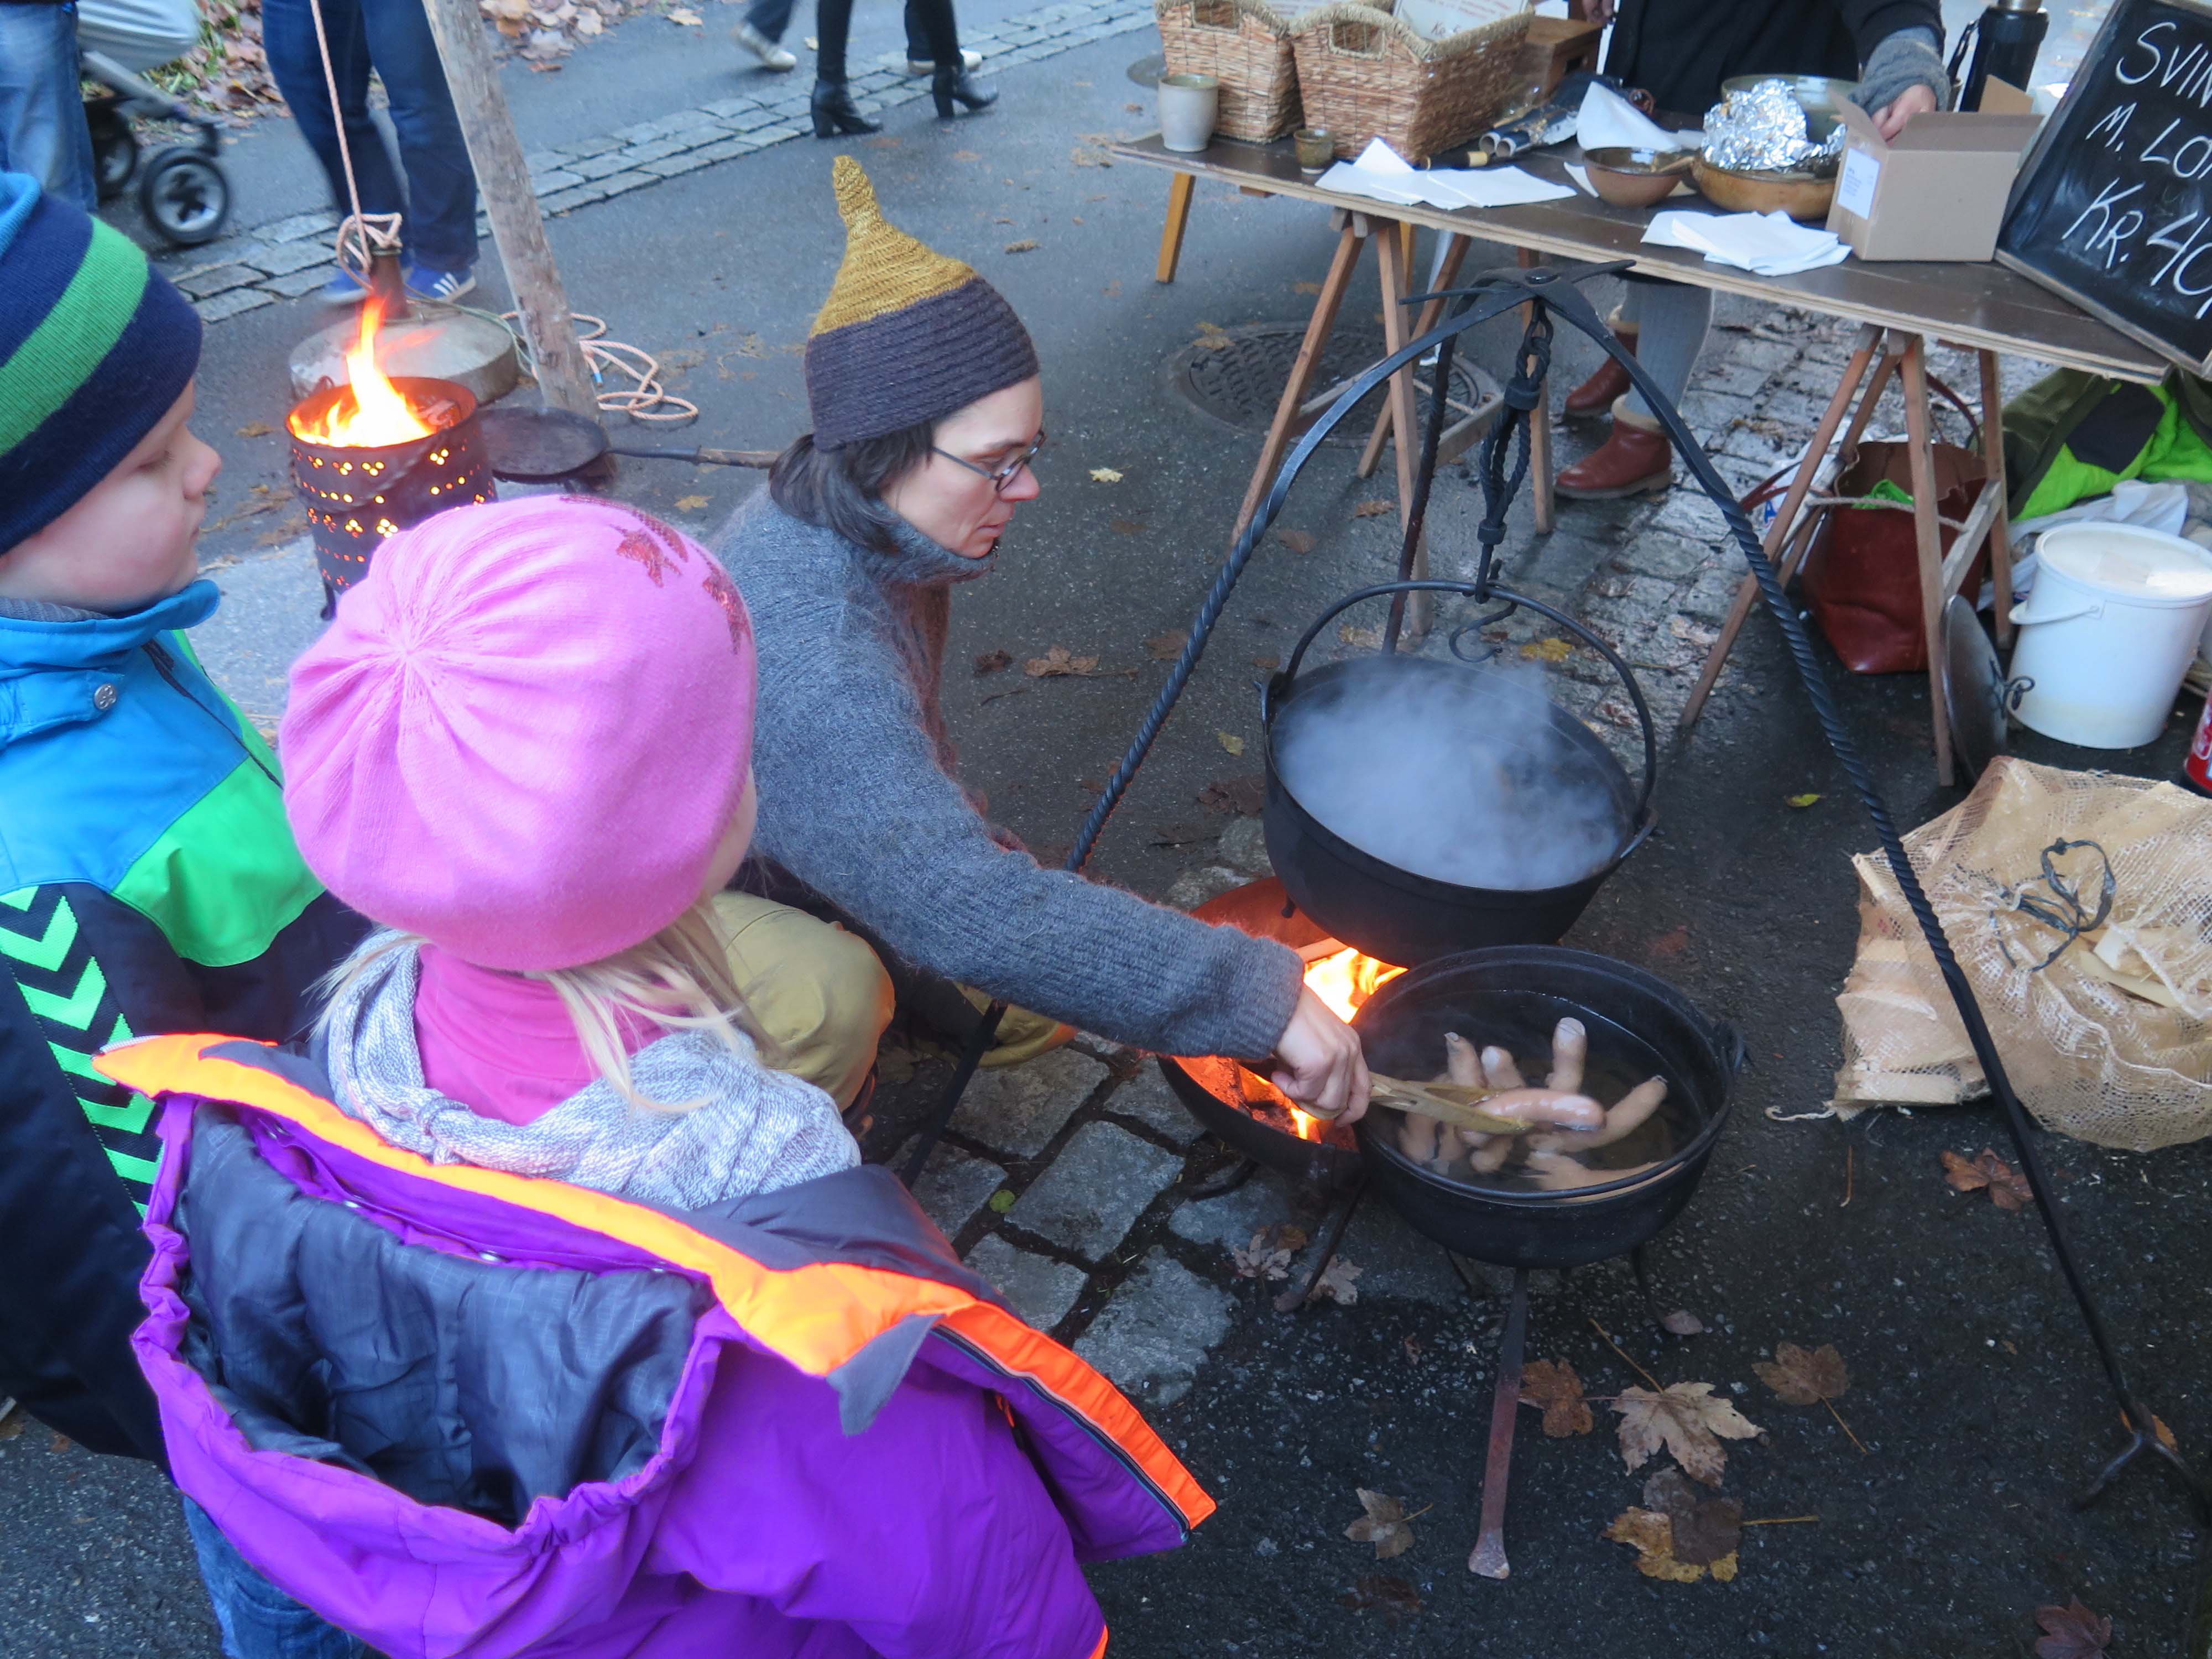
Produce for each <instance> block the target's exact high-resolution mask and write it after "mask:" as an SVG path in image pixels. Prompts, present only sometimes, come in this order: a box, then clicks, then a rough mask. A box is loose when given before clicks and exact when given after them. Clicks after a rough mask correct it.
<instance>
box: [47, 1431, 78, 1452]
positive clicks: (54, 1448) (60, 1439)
mask: <svg viewBox="0 0 2212 1659" xmlns="http://www.w3.org/2000/svg"><path fill="white" fill-rule="evenodd" d="M75 1444H76V1441H74V1440H72V1439H70V1437H68V1436H67V1435H65V1434H64V1433H63V1432H62V1431H60V1430H59V1429H56V1430H54V1431H53V1438H52V1439H51V1440H49V1441H47V1442H46V1449H47V1450H48V1451H50V1452H52V1453H54V1454H56V1455H60V1454H61V1453H63V1452H65V1451H67V1450H68V1449H70V1447H71V1446H74V1445H75Z"/></svg>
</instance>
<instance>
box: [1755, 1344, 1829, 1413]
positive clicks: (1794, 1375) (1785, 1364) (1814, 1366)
mask: <svg viewBox="0 0 2212 1659" xmlns="http://www.w3.org/2000/svg"><path fill="white" fill-rule="evenodd" d="M1751 1368H1752V1370H1754V1371H1756V1372H1758V1373H1759V1381H1760V1382H1762V1383H1765V1384H1766V1386H1767V1387H1768V1388H1770V1389H1773V1390H1774V1392H1775V1393H1776V1394H1778V1395H1780V1396H1781V1397H1782V1401H1783V1403H1784V1405H1788V1406H1817V1405H1819V1404H1820V1402H1821V1401H1823V1400H1840V1399H1842V1398H1843V1397H1844V1395H1845V1394H1846V1393H1847V1392H1848V1391H1849V1390H1850V1386H1851V1377H1850V1372H1849V1371H1847V1370H1844V1357H1843V1355H1841V1354H1839V1353H1838V1352H1836V1345H1835V1344H1834V1343H1832V1342H1824V1343H1822V1344H1821V1345H1820V1346H1819V1347H1817V1348H1801V1347H1799V1346H1797V1345H1796V1343H1795V1342H1778V1343H1776V1344H1775V1345H1774V1358H1773V1359H1772V1360H1771V1361H1769V1360H1765V1359H1757V1360H1753V1362H1752V1366H1751Z"/></svg>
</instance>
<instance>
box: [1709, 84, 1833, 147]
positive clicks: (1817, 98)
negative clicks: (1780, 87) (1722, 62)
mask: <svg viewBox="0 0 2212 1659" xmlns="http://www.w3.org/2000/svg"><path fill="white" fill-rule="evenodd" d="M1762 81H1787V82H1789V83H1790V92H1791V94H1793V95H1795V97H1796V100H1797V102H1798V104H1799V106H1801V107H1802V109H1803V110H1804V112H1805V136H1806V137H1808V138H1810V139H1811V140H1812V141H1813V142H1814V143H1816V144H1821V143H1826V142H1827V139H1828V135H1829V134H1830V133H1832V132H1833V131H1835V130H1836V126H1837V124H1838V122H1840V121H1841V120H1842V119H1843V117H1842V116H1841V115H1840V114H1838V112H1837V108H1836V106H1838V104H1843V103H1847V102H1849V101H1850V95H1851V88H1853V87H1854V86H1855V85H1857V82H1851V81H1838V80H1836V79H1834V78H1832V76H1826V75H1731V76H1729V78H1728V79H1727V80H1725V81H1723V82H1721V94H1722V96H1723V97H1725V96H1727V95H1728V94H1729V93H1731V92H1747V91H1749V90H1750V89H1751V88H1753V87H1755V86H1757V85H1759V83H1760V82H1762Z"/></svg>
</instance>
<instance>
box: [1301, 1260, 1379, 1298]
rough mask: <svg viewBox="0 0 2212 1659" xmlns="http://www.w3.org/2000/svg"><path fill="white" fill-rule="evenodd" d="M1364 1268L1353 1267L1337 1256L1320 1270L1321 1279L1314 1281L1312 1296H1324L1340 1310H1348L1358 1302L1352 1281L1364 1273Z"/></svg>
mask: <svg viewBox="0 0 2212 1659" xmlns="http://www.w3.org/2000/svg"><path fill="white" fill-rule="evenodd" d="M1366 1271H1367V1269H1366V1268H1364V1267H1358V1266H1355V1265H1354V1264H1353V1263H1352V1261H1350V1260H1349V1259H1347V1258H1346V1257H1344V1256H1337V1257H1335V1258H1334V1259H1333V1260H1331V1261H1330V1262H1329V1264H1328V1267H1324V1268H1322V1273H1321V1277H1320V1278H1319V1279H1316V1280H1314V1287H1313V1292H1312V1293H1313V1294H1314V1295H1316V1296H1325V1297H1328V1299H1329V1300H1330V1301H1332V1302H1334V1303H1335V1304H1337V1306H1339V1307H1340V1308H1348V1307H1350V1306H1351V1305H1352V1304H1353V1303H1355V1302H1357V1301H1358V1300H1359V1291H1358V1287H1357V1286H1355V1285H1353V1284H1352V1280H1354V1279H1358V1277H1359V1275H1360V1274H1362V1273H1365V1272H1366Z"/></svg>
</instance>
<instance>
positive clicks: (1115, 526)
mask: <svg viewBox="0 0 2212 1659" xmlns="http://www.w3.org/2000/svg"><path fill="white" fill-rule="evenodd" d="M1106 527H1107V528H1108V529H1109V530H1110V531H1112V532H1114V533H1115V535H1117V536H1141V535H1143V534H1144V533H1145V526H1143V525H1141V524H1139V523H1138V522H1137V521H1136V520H1134V519H1109V520H1107V521H1106Z"/></svg>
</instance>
